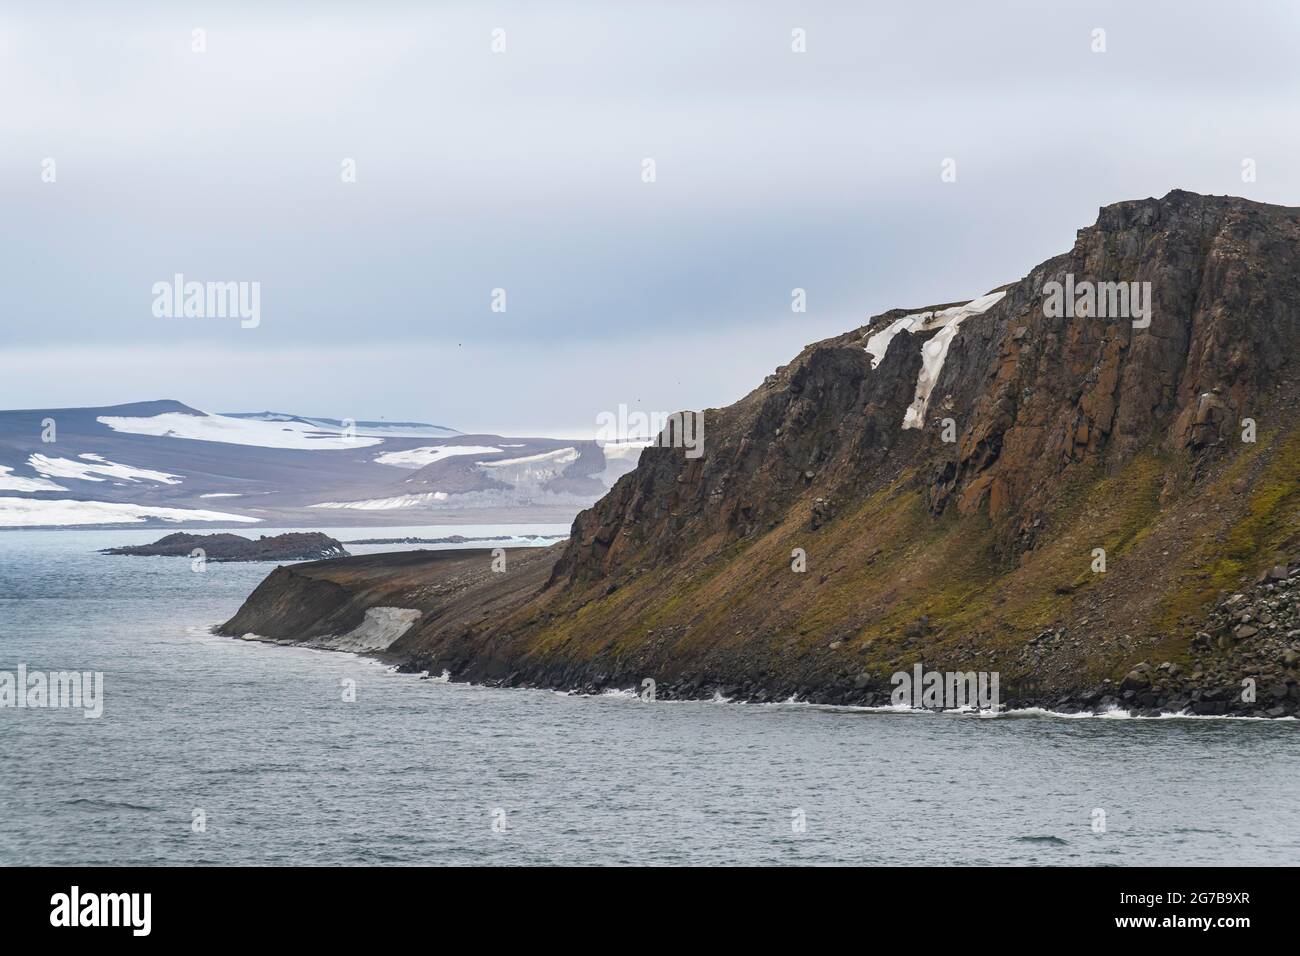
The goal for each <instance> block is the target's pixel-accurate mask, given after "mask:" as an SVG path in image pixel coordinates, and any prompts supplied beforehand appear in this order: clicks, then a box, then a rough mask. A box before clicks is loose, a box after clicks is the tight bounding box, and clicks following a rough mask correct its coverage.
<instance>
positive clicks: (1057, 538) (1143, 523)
mask: <svg viewBox="0 0 1300 956" xmlns="http://www.w3.org/2000/svg"><path fill="white" fill-rule="evenodd" d="M1298 265H1300V210H1296V209H1290V208H1283V207H1276V206H1266V205H1262V204H1258V203H1253V202H1249V201H1246V200H1242V199H1233V198H1226V197H1207V196H1198V195H1194V194H1191V193H1185V192H1177V191H1176V192H1172V193H1170V194H1169V195H1167V196H1165V197H1164V198H1163V199H1159V200H1155V199H1149V200H1141V201H1135V202H1125V203H1119V204H1117V205H1114V206H1109V207H1106V208H1104V209H1103V210H1102V211H1101V213H1100V215H1099V217H1098V220H1097V222H1096V224H1094V225H1093V226H1090V227H1088V228H1085V229H1083V230H1080V232H1079V234H1078V238H1077V240H1076V242H1075V245H1074V248H1073V249H1071V250H1070V251H1069V252H1067V253H1065V254H1064V255H1061V256H1057V257H1055V258H1053V259H1050V260H1048V261H1047V262H1044V263H1042V264H1041V265H1039V266H1037V267H1036V268H1034V269H1033V270H1031V271H1030V273H1029V274H1028V275H1027V276H1025V277H1024V278H1023V279H1021V280H1020V281H1018V282H1015V283H1011V284H1010V285H1006V286H1002V287H1000V288H998V289H995V290H991V291H990V292H989V293H987V294H985V295H984V296H981V297H979V298H978V299H976V300H973V301H971V302H968V303H946V304H943V305H937V306H930V307H925V308H921V309H907V310H904V309H899V310H894V311H891V312H888V313H885V314H883V315H880V316H876V317H874V318H873V319H872V320H871V321H870V322H869V323H868V324H867V325H865V326H863V327H861V328H859V329H856V330H853V331H851V332H847V333H845V334H843V335H840V336H837V337H835V338H833V339H828V340H826V341H823V342H818V343H815V344H813V345H810V346H808V347H807V348H805V349H804V350H803V351H802V352H801V353H800V354H799V355H798V356H797V357H796V358H795V359H794V360H793V361H792V362H790V363H789V364H788V365H785V366H782V367H780V368H778V369H777V370H776V371H775V372H774V373H773V374H772V375H769V376H768V377H767V379H766V380H765V381H764V382H763V383H762V384H761V385H760V386H759V387H758V388H756V389H755V390H754V391H753V392H751V393H750V394H749V395H747V396H745V397H744V398H743V399H741V400H740V401H739V402H737V403H735V404H734V405H731V406H729V407H727V408H724V409H709V410H706V411H705V412H704V413H703V416H704V418H703V420H704V431H703V435H704V442H703V449H704V454H703V455H702V456H699V457H691V456H688V455H687V454H685V452H684V450H683V449H681V448H671V447H666V448H650V449H647V450H646V451H645V452H643V453H642V456H641V460H640V463H639V465H638V467H637V468H636V470H635V471H633V472H632V473H631V474H628V475H626V476H624V477H623V478H621V479H620V480H619V481H618V483H617V484H616V485H615V486H614V487H613V489H612V490H611V491H610V492H609V493H608V494H607V495H606V496H605V497H604V498H602V499H601V500H600V501H599V502H598V503H597V504H596V505H595V506H594V507H592V508H590V509H588V510H587V511H584V512H583V513H582V514H580V515H579V516H578V518H577V520H576V521H575V522H574V526H573V534H572V537H571V539H570V541H569V542H568V543H567V545H564V546H562V547H557V548H555V549H551V550H552V553H551V554H550V555H548V557H547V558H546V562H547V566H548V568H549V570H548V572H547V575H546V577H545V581H544V586H541V584H542V582H540V581H537V582H535V581H533V580H532V579H534V578H536V577H537V574H538V568H537V564H538V562H533V565H532V573H531V575H530V576H528V577H529V580H528V581H525V576H524V575H520V576H519V577H518V578H517V579H516V580H517V581H518V590H517V593H516V595H515V597H514V598H513V599H512V600H511V601H510V602H507V603H508V606H506V605H504V604H503V605H501V606H500V607H499V611H500V613H498V614H493V615H491V616H489V617H487V618H484V619H483V620H482V621H480V622H476V623H475V625H474V626H473V627H468V628H466V627H460V626H449V625H447V624H446V623H442V624H440V623H439V622H438V621H437V619H436V617H435V619H431V620H430V619H426V620H424V621H422V622H421V624H420V625H418V626H417V627H414V628H412V629H411V630H410V631H409V632H408V633H406V634H405V635H404V636H403V637H402V638H401V640H400V641H398V642H397V644H396V645H394V650H396V651H400V652H401V653H403V654H404V655H406V658H407V659H408V660H409V661H410V662H411V666H414V667H428V668H430V669H435V670H441V669H443V668H445V669H448V670H450V671H451V672H452V674H453V675H454V676H457V677H463V678H465V679H475V680H495V681H501V682H505V683H509V684H520V683H533V684H542V685H547V686H560V687H588V688H589V687H598V686H606V685H619V686H624V687H630V686H635V685H638V684H639V683H640V682H641V681H642V680H643V679H645V678H647V677H648V678H652V679H654V680H655V681H656V683H657V685H658V687H659V688H660V693H661V695H664V694H666V695H668V696H673V695H699V694H706V693H713V692H714V691H721V692H723V693H725V694H727V695H728V696H740V697H745V698H751V699H759V700H762V699H783V698H785V697H788V696H790V695H792V694H793V695H797V696H800V697H805V698H809V699H813V700H824V701H828V702H829V701H834V702H844V703H880V702H884V700H885V699H886V698H887V696H888V690H889V686H890V684H889V675H890V674H891V673H892V672H894V671H896V670H907V669H910V668H911V667H912V666H913V665H914V664H916V663H923V664H924V666H925V667H927V668H937V669H942V670H960V671H997V672H999V673H1000V674H1001V675H1002V680H1003V696H1004V699H1007V698H1009V699H1010V700H1011V701H1013V702H1017V703H1028V702H1034V703H1059V704H1061V705H1063V706H1065V705H1069V704H1077V705H1087V704H1092V705H1095V704H1098V703H1103V702H1104V703H1120V704H1124V705H1127V706H1132V707H1134V708H1137V709H1146V710H1150V709H1156V708H1161V707H1168V706H1170V705H1171V704H1173V703H1178V704H1185V705H1187V706H1191V707H1193V708H1201V709H1202V710H1203V711H1204V712H1246V713H1255V712H1264V711H1266V710H1268V709H1276V708H1278V707H1280V708H1282V709H1283V711H1284V712H1290V711H1291V710H1294V709H1295V706H1296V704H1297V698H1298V697H1300V694H1298V693H1297V687H1296V681H1295V676H1296V671H1295V666H1294V665H1295V662H1294V654H1291V656H1290V657H1288V656H1287V655H1288V653H1289V652H1291V651H1292V650H1293V649H1294V647H1295V646H1297V641H1296V638H1297V637H1300V632H1298V633H1296V634H1291V633H1289V632H1288V630H1287V627H1286V624H1285V621H1287V620H1291V618H1289V617H1288V613H1289V612H1288V613H1282V612H1277V609H1274V612H1275V613H1272V614H1269V615H1268V616H1269V618H1270V620H1269V622H1268V623H1266V624H1264V625H1263V626H1262V627H1256V626H1255V625H1253V624H1251V625H1250V627H1248V628H1247V630H1250V629H1251V628H1253V629H1254V630H1253V633H1249V634H1246V636H1244V637H1243V636H1241V634H1242V633H1244V632H1242V631H1240V630H1239V629H1238V627H1237V625H1238V624H1241V623H1243V622H1240V621H1237V622H1236V623H1235V624H1233V626H1232V627H1231V628H1228V629H1227V630H1226V631H1225V630H1224V629H1223V626H1222V622H1221V621H1219V620H1218V618H1217V617H1216V615H1221V614H1222V613H1224V610H1223V608H1226V607H1229V605H1227V604H1225V603H1224V602H1229V601H1233V600H1236V601H1237V603H1238V604H1240V603H1241V602H1248V603H1250V606H1255V605H1256V604H1258V602H1259V601H1273V600H1281V601H1282V603H1284V604H1285V603H1286V600H1287V599H1286V598H1285V594H1289V593H1290V591H1289V590H1287V589H1289V587H1290V585H1289V582H1290V575H1291V571H1292V568H1293V567H1296V566H1300V512H1298V509H1300V431H1298V430H1297V414H1296V412H1295V408H1296V406H1295V399H1296V397H1297V390H1298V389H1300V380H1298V379H1297V377H1296V374H1295V371H1294V370H1295V368H1296V360H1297V358H1300V271H1298V269H1297V266H1298ZM539 560H540V559H539ZM1278 568H1280V569H1281V577H1275V579H1274V580H1273V581H1271V582H1267V583H1265V584H1261V585H1259V586H1260V587H1267V586H1271V587H1274V588H1277V589H1281V590H1283V591H1284V592H1285V593H1284V595H1283V597H1281V598H1275V597H1272V596H1269V595H1265V596H1262V597H1257V596H1253V595H1254V592H1250V593H1246V592H1247V591H1249V589H1250V588H1251V587H1253V586H1255V581H1256V578H1257V576H1258V575H1259V574H1261V573H1265V574H1274V573H1275V572H1276V569H1278ZM505 577H506V578H507V579H508V578H510V577H511V575H510V573H509V572H506V575H505ZM497 586H498V587H500V584H498V585H497ZM1237 594H1241V597H1240V598H1235V597H1234V596H1235V595H1237ZM1251 602H1253V603H1251ZM1221 605H1222V606H1221ZM1232 606H1235V605H1232ZM1252 617H1253V618H1254V620H1256V621H1258V620H1259V618H1258V617H1257V616H1252ZM1245 623H1249V622H1245ZM1198 635H1200V637H1198ZM1288 661H1289V663H1288ZM1153 662H1155V663H1153ZM1140 665H1144V666H1140ZM1165 665H1168V666H1167V667H1165ZM1161 668H1163V670H1161ZM1171 672H1173V673H1174V674H1175V675H1182V678H1181V682H1179V681H1175V680H1173V679H1172V678H1169V675H1170V673H1171ZM1192 674H1199V677H1198V679H1197V680H1196V681H1191V675H1192ZM1260 675H1263V679H1264V680H1266V681H1267V682H1268V686H1269V687H1270V688H1272V690H1277V689H1278V688H1280V689H1281V690H1280V696H1279V697H1277V698H1276V699H1273V698H1270V701H1269V702H1268V703H1267V705H1266V704H1265V703H1264V702H1256V701H1247V700H1237V699H1236V697H1234V696H1233V695H1237V690H1235V689H1234V688H1238V685H1239V684H1240V682H1241V681H1242V680H1246V679H1252V680H1257V681H1258V679H1260ZM1216 682H1217V683H1216ZM1211 685H1213V686H1211ZM1219 685H1222V686H1219ZM1238 689H1239V688H1238ZM1202 695H1213V696H1209V697H1206V698H1205V699H1202ZM1237 696H1240V695H1237Z"/></svg>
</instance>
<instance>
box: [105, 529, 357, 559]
mask: <svg viewBox="0 0 1300 956" xmlns="http://www.w3.org/2000/svg"><path fill="white" fill-rule="evenodd" d="M195 549H199V550H201V551H202V552H203V557H204V558H205V559H206V560H208V561H321V560H324V559H326V558H345V557H348V552H347V550H346V549H344V547H343V545H342V544H341V543H340V542H338V541H336V540H335V539H334V538H331V537H330V536H329V535H327V534H322V533H321V532H319V531H292V532H288V533H286V534H277V535H272V536H270V537H268V536H267V535H262V536H261V537H259V538H245V537H244V536H243V535H238V534H187V533H185V532H183V531H178V532H176V533H175V534H169V535H167V536H166V537H163V538H159V539H158V540H157V541H155V542H153V543H152V544H140V545H130V546H127V547H120V548H105V549H104V550H103V551H101V552H100V554H126V555H135V556H140V557H186V558H188V557H191V556H192V555H193V553H194V551H195Z"/></svg>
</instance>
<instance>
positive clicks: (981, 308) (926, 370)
mask: <svg viewBox="0 0 1300 956" xmlns="http://www.w3.org/2000/svg"><path fill="white" fill-rule="evenodd" d="M1005 296H1006V292H1005V291H1004V292H990V293H989V294H988V295H982V296H980V297H979V298H978V299H974V300H972V301H970V302H967V303H966V304H965V305H960V306H954V307H953V308H951V309H940V310H939V311H938V312H933V313H922V315H923V316H925V317H926V318H925V319H924V320H923V321H921V322H920V323H918V324H917V327H916V328H915V329H913V330H911V331H915V332H932V331H934V330H935V329H938V330H939V332H938V334H937V335H935V336H934V338H932V339H930V340H929V341H928V342H926V343H925V344H924V345H922V346H921V373H920V374H919V375H918V376H917V378H916V396H915V397H914V398H913V399H912V404H911V405H910V406H909V407H908V409H907V412H906V413H905V414H904V415H903V427H904V428H921V427H923V426H924V425H925V412H926V409H927V408H929V405H930V393H931V392H933V391H934V386H935V383H936V382H938V381H939V373H940V372H942V371H943V363H944V360H945V359H947V357H948V346H950V345H951V344H952V340H953V339H954V338H955V337H956V335H957V330H958V328H959V327H960V326H961V324H962V323H963V322H965V321H966V320H967V319H969V318H970V317H971V316H972V315H980V314H981V313H984V312H987V311H988V310H989V309H991V308H992V307H993V306H994V305H996V304H997V303H998V302H1001V301H1002V299H1003V298H1004V297H1005ZM868 344H870V343H868ZM873 354H874V353H873ZM874 365H875V363H873V366H872V367H874Z"/></svg>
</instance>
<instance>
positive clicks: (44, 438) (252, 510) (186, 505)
mask: <svg viewBox="0 0 1300 956" xmlns="http://www.w3.org/2000/svg"><path fill="white" fill-rule="evenodd" d="M644 444H645V442H637V443H629V444H622V445H613V444H611V445H603V446H602V445H600V444H598V443H596V442H595V441H573V440H561V439H551V438H508V437H502V436H499V435H465V434H462V433H460V432H458V431H456V430H455V429H453V428H448V427H445V426H442V425H431V424H426V423H423V422H370V421H351V420H346V419H332V418H317V417H310V416H303V415H293V414H285V413H281V412H269V411H268V412H236V413H228V414H211V413H208V412H202V411H199V410H197V409H194V408H191V407H189V406H187V405H184V404H182V403H180V402H176V401H155V402H139V403H134V404H129V405H115V406H109V407H103V408H61V409H28V410H21V411H0V528H5V527H10V528H12V527H45V526H70V525H80V526H86V525H115V524H134V525H139V524H151V525H162V524H186V525H191V524H194V525H199V524H208V525H213V524H230V525H234V524H263V525H266V526H284V525H294V526H313V525H314V526H321V525H340V524H370V525H374V524H403V525H412V524H432V523H455V522H458V521H460V522H464V521H474V522H495V521H513V522H529V521H547V522H554V521H567V520H569V519H570V518H572V516H573V515H574V514H576V513H577V512H578V510H580V509H581V508H583V507H586V506H587V505H589V504H591V503H592V502H593V501H595V500H596V499H597V498H598V497H600V496H601V495H602V494H604V492H605V491H606V490H608V489H609V488H610V487H611V486H612V485H613V483H614V481H616V480H617V479H618V478H619V477H620V476H621V475H623V474H625V473H627V472H628V471H630V470H632V468H633V467H635V465H636V461H637V457H638V456H639V454H640V448H641V447H643V446H644Z"/></svg>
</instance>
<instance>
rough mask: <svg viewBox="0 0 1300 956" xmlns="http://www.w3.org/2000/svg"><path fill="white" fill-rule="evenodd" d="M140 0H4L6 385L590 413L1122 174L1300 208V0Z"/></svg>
mask: <svg viewBox="0 0 1300 956" xmlns="http://www.w3.org/2000/svg"><path fill="white" fill-rule="evenodd" d="M106 6H107V5H102V4H97V3H84V4H77V3H54V2H49V3H25V4H24V3H17V2H14V0H3V2H0V243H2V245H0V407H6V408H34V407H60V406H70V405H102V404H111V403H117V402H127V401H140V400H146V399H154V398H176V399H180V400H182V401H184V402H187V403H189V404H191V405H195V406H197V407H200V408H203V409H207V410H212V411H236V410H261V409H267V408H269V409H275V410H283V411H293V412H299V413H304V414H313V415H326V416H331V417H335V418H344V417H351V418H356V419H377V418H389V419H407V420H410V419H417V420H423V421H432V422H435V423H439V424H446V425H451V426H453V427H456V428H459V429H461V430H465V431H489V432H504V433H515V434H556V435H565V436H568V435H578V434H587V433H591V432H592V431H594V430H595V420H596V416H597V414H599V413H600V412H601V411H605V410H616V409H617V408H618V406H619V405H620V404H626V405H628V406H629V407H631V408H640V409H644V410H656V411H672V410H675V409H679V408H702V407H707V406H718V405H724V404H727V403H729V402H732V401H734V400H735V399H737V398H739V397H740V396H742V395H743V394H745V393H746V392H747V391H749V390H750V389H751V388H752V387H753V386H754V385H756V384H757V383H758V382H759V381H761V379H762V377H763V375H764V374H766V373H767V372H770V371H771V370H772V369H773V368H774V367H775V366H777V365H779V364H782V363H784V362H786V361H788V360H789V359H790V358H791V357H792V356H793V355H794V354H795V353H796V352H797V351H798V350H799V349H800V348H801V347H802V346H803V345H804V344H806V343H808V342H811V341H815V340H816V339H819V338H823V337H826V336H829V335H834V334H837V333H839V332H841V331H844V330H846V329H849V328H852V327H854V326H857V325H860V324H862V323H863V322H865V321H866V319H867V317H868V316H870V315H871V314H873V313H876V312H880V311H883V310H885V309H888V308H892V307H896V306H921V305H926V304H929V303H934V302H947V301H952V300H957V299H962V298H973V297H975V296H976V295H978V294H980V293H982V292H985V291H987V290H988V289H990V288H992V287H994V286H997V285H1000V284H1002V283H1004V282H1007V281H1010V280H1013V279H1016V278H1019V277H1020V276H1022V275H1023V274H1024V273H1025V272H1027V271H1028V269H1029V268H1030V267H1031V266H1032V265H1034V264H1036V263H1037V262H1040V261H1041V260H1043V259H1046V258H1048V257H1049V256H1052V255H1055V254H1057V253H1059V252H1062V251H1065V250H1066V249H1068V248H1069V247H1070V245H1071V244H1072V242H1073V239H1074V233H1075V230H1076V229H1078V228H1080V227H1082V226H1085V225H1087V224H1090V223H1091V222H1093V221H1094V220H1095V218H1096V213H1097V209H1098V207H1099V206H1102V205H1105V204H1107V203H1111V202H1116V201H1119V200H1124V199H1134V198H1141V197H1146V196H1153V195H1154V196H1160V195H1163V194H1164V193H1166V192H1168V191H1169V190H1170V189H1171V188H1175V187H1178V188H1185V189H1191V190H1195V191H1198V192H1212V193H1219V194H1222V193H1230V194H1235V195H1242V196H1246V197H1249V198H1254V199H1259V200H1263V201H1267V202H1275V203H1282V204H1286V205H1300V70H1298V69H1297V68H1296V65H1295V57H1296V50H1297V49H1300V29H1298V28H1300V6H1298V5H1297V4H1295V3H1293V2H1285V0H1284V2H1276V3H1270V2H1251V3H1227V2H1218V3H1197V2H1187V0H1181V2H1168V3H1158V2H1143V3H1133V2H1131V0H1130V2H1121V3H1113V4H1112V3H1098V2H1079V3H1069V2H1065V3H1060V2H1054V3H1045V2H1041V0H1036V2H1000V3H971V2H964V0H963V2H935V0H928V2H926V3H904V2H890V3H883V2H882V3H848V2H845V3H838V2H815V3H799V2H785V3H755V2H741V0H735V2H731V3H710V2H707V0H703V2H702V0H692V2H681V3H677V2H664V0H659V2H644V3H633V2H627V0H621V2H618V3H612V2H605V3H597V2H592V3H580V2H571V0H565V2H560V0H555V2H546V0H528V2H521V3H482V2H474V3H470V2H465V3H422V4H403V3H386V2H383V0H372V2H369V3H365V4H356V3H347V4H320V3H313V4H308V3H301V4H290V3H277V2H258V3H248V4H238V3H229V2H226V3H211V4H185V3H166V4H162V3H159V4H149V3H134V4H133V3H128V2H123V3H118V4H113V5H112V7H113V9H111V10H110V9H107V8H106ZM796 28H799V29H802V30H804V31H805V34H806V52H803V53H797V52H794V51H793V50H792V31H794V30H795V29H796ZM1099 28H1100V29H1102V30H1104V31H1105V35H1104V42H1105V52H1093V47H1094V46H1095V45H1096V44H1097V40H1096V39H1095V34H1094V31H1095V30H1097V29H1099ZM195 29H201V30H203V31H204V34H203V37H204V39H205V42H206V50H205V51H203V52H196V51H195V50H194V45H195V34H194V30H195ZM494 30H501V31H504V34H503V36H504V42H505V50H504V52H494V51H493V48H492V47H493V42H494V34H493V31H494ZM501 36H502V34H497V37H498V42H499V39H500V37H501ZM647 158H650V159H653V160H654V163H655V181H654V182H652V183H650V182H645V181H643V160H645V159H647ZM949 158H951V159H953V160H955V162H956V181H955V182H944V181H942V177H941V171H942V163H943V161H944V160H945V159H949ZM49 159H52V160H53V161H54V166H53V170H54V181H53V182H47V181H44V178H48V176H43V173H44V172H45V170H46V169H48V164H46V162H45V161H46V160H49ZM345 159H352V160H354V161H355V164H356V181H355V182H344V181H343V176H342V175H341V174H342V167H343V163H344V160H345ZM1243 159H1253V160H1254V161H1255V168H1256V171H1257V179H1256V181H1255V182H1243V181H1242V161H1243ZM175 273H183V274H184V275H185V277H186V279H187V280H198V281H227V280H231V281H245V282H253V281H256V282H259V283H260V284H261V322H260V325H258V326H257V327H256V328H241V327H240V323H239V321H238V319H231V318H219V317H206V318H159V317H156V316H155V315H154V314H153V309H152V305H153V299H154V297H153V292H152V288H153V285H154V283H156V282H159V281H170V279H171V277H172V276H173V275H174V274H175ZM796 287H799V288H804V289H806V290H807V303H808V309H807V312H806V313H802V314H799V313H794V312H792V311H791V308H790V301H791V290H792V289H794V288H796ZM496 288H503V289H505V290H506V311H505V312H504V313H501V312H493V311H492V309H491V307H490V306H491V297H492V290H493V289H496Z"/></svg>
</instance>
